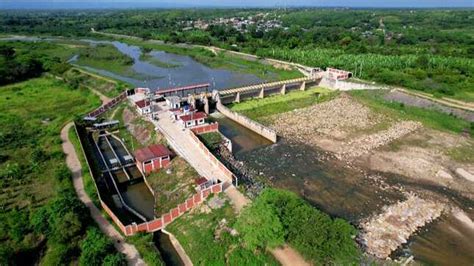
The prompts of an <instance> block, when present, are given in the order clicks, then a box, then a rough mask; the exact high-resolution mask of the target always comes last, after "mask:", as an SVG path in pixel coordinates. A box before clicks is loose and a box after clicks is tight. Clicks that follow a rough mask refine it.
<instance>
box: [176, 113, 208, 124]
mask: <svg viewBox="0 0 474 266" xmlns="http://www.w3.org/2000/svg"><path fill="white" fill-rule="evenodd" d="M206 118H207V115H206V113H204V112H196V113H190V114H187V115H183V116H181V117H180V118H179V119H180V122H181V125H182V126H183V127H184V128H189V127H194V126H199V125H204V124H205V123H206Z"/></svg>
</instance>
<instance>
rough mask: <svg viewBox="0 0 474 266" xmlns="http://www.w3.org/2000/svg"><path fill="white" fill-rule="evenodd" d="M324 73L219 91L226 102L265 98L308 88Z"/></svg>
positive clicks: (317, 81) (222, 99)
mask: <svg viewBox="0 0 474 266" xmlns="http://www.w3.org/2000/svg"><path fill="white" fill-rule="evenodd" d="M321 79H322V75H319V74H316V75H313V76H311V77H304V78H297V79H290V80H282V81H275V82H268V83H261V84H255V85H250V86H245V87H240V88H232V89H226V90H221V91H218V93H219V96H220V99H221V101H222V102H223V103H224V104H227V103H230V102H240V101H241V99H242V98H243V97H247V98H249V97H259V98H264V97H265V95H267V94H276V93H280V94H286V92H287V91H289V90H303V91H304V90H306V87H307V86H308V85H314V84H318V83H319V81H320V80H321Z"/></svg>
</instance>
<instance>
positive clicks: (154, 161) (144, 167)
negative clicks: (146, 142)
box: [134, 144, 171, 174]
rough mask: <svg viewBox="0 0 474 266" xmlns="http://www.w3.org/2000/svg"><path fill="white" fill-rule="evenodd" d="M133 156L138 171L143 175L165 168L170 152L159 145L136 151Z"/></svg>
mask: <svg viewBox="0 0 474 266" xmlns="http://www.w3.org/2000/svg"><path fill="white" fill-rule="evenodd" d="M134 155H135V160H136V164H137V167H138V169H140V171H142V172H143V173H145V174H148V173H151V172H153V171H156V170H159V169H161V168H163V167H166V166H167V165H169V163H170V161H171V151H170V150H168V148H166V147H165V146H163V145H161V144H154V145H151V146H148V147H146V148H142V149H139V150H136V151H135V153H134Z"/></svg>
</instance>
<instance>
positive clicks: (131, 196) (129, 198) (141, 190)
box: [122, 182, 155, 220]
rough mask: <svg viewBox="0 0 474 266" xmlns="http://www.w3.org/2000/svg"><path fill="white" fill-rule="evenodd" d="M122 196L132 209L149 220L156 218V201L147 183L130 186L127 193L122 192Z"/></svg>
mask: <svg viewBox="0 0 474 266" xmlns="http://www.w3.org/2000/svg"><path fill="white" fill-rule="evenodd" d="M122 196H123V198H124V200H125V201H126V202H127V204H129V205H130V207H132V208H133V209H135V210H137V211H138V212H139V213H140V214H142V215H144V216H145V217H146V218H147V219H150V220H152V219H153V218H154V213H155V210H154V203H155V200H154V198H153V195H152V194H151V193H150V191H149V190H148V187H147V186H146V184H145V182H140V183H137V184H133V185H128V186H127V188H126V191H123V192H122Z"/></svg>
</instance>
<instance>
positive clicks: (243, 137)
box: [211, 113, 271, 155]
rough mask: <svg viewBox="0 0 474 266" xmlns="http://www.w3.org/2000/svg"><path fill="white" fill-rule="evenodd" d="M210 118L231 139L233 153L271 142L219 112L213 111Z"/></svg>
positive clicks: (263, 145) (236, 153)
mask: <svg viewBox="0 0 474 266" xmlns="http://www.w3.org/2000/svg"><path fill="white" fill-rule="evenodd" d="M211 119H212V120H213V121H216V122H218V123H219V131H220V132H221V133H222V134H223V135H224V136H226V137H227V138H229V139H230V140H231V141H232V152H233V153H234V155H238V154H240V153H243V152H247V151H251V150H253V149H256V148H259V147H265V146H268V145H270V144H271V141H269V140H267V139H266V138H264V137H262V136H260V135H258V134H256V133H254V132H253V131H252V130H249V129H247V128H246V127H243V126H241V125H240V124H238V123H236V122H234V121H232V120H231V119H229V118H227V117H225V116H224V115H222V114H221V113H213V114H212V115H211Z"/></svg>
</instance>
